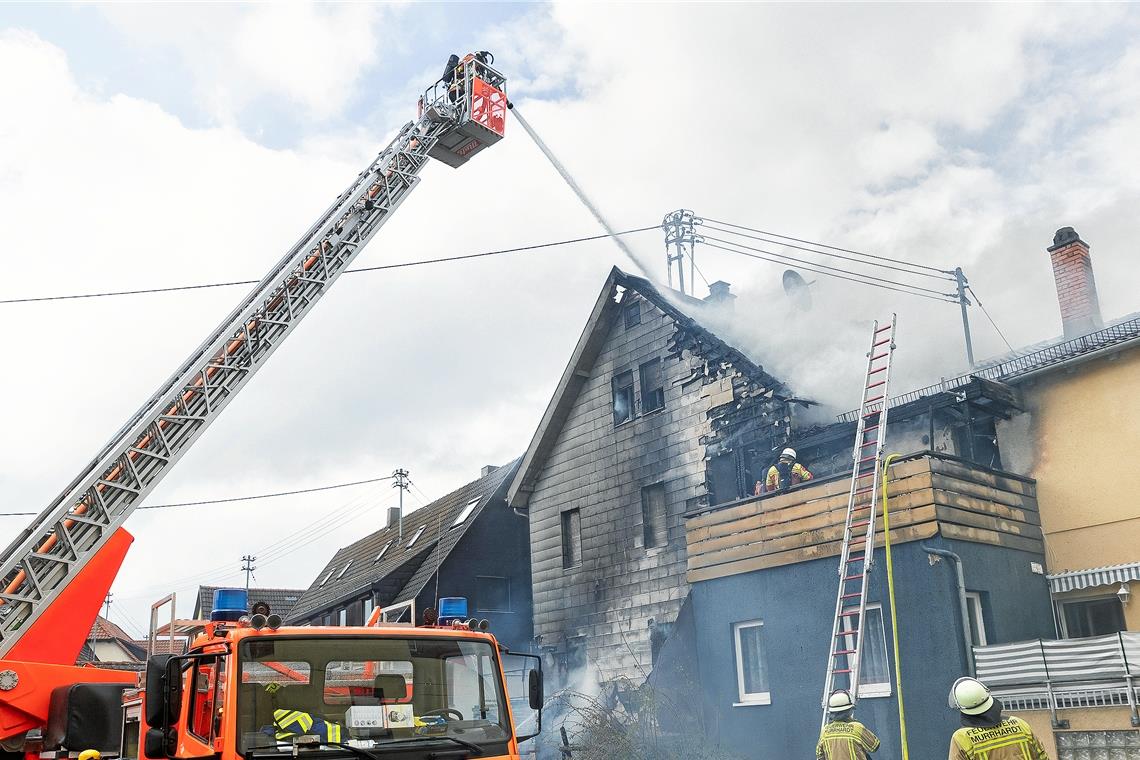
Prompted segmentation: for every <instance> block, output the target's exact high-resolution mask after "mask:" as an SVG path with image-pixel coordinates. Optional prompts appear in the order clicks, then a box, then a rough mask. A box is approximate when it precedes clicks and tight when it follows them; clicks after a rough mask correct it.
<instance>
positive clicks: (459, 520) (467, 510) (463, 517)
mask: <svg viewBox="0 0 1140 760" xmlns="http://www.w3.org/2000/svg"><path fill="white" fill-rule="evenodd" d="M478 504H479V499H472V500H471V501H469V502H468V503H467V506H466V507H464V508H463V511H462V512H460V513H459V516H458V517H456V518H455V522H453V523H452V524H451V527H452V528H455V527H458V526H460V525H462V524H463V523H464V522H466V521H467V518H468V517H470V516H471V513H472V512H474V511H475V507H476V506H478Z"/></svg>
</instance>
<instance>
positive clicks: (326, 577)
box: [320, 568, 336, 586]
mask: <svg viewBox="0 0 1140 760" xmlns="http://www.w3.org/2000/svg"><path fill="white" fill-rule="evenodd" d="M335 572H336V568H333V569H332V570H329V574H328V575H326V576H325V579H324V580H323V581H321V583H320V585H322V586H323V585H325V584H326V583H328V582H329V578H331V577H333V573H335Z"/></svg>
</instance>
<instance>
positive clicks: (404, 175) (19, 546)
mask: <svg viewBox="0 0 1140 760" xmlns="http://www.w3.org/2000/svg"><path fill="white" fill-rule="evenodd" d="M431 92H432V91H430V90H429V94H431ZM454 100H455V98H454V96H451V97H449V96H448V94H447V93H446V92H444V93H443V94H441V95H439V96H438V97H437V99H436V100H429V102H428V103H427V104H426V105H427V107H425V108H423V109H422V112H421V115H420V116H419V117H418V118H417V120H416V121H414V122H409V123H408V124H406V125H405V126H404V127H403V129H401V130H400V132H399V134H398V135H397V136H396V138H395V139H394V140H393V141H392V142H391V143H390V144H389V145H388V147H387V148H385V149H384V150H383V151H382V152H381V153H380V154H379V156H377V158H376V159H375V160H374V161H373V162H372V164H371V165H370V166H369V167H368V168H367V169H366V170H365V171H363V172H361V173H360V174H359V175H358V176H357V178H356V179H355V181H353V183H352V184H351V185H350V186H349V187H348V189H347V190H345V191H344V192H343V193H341V194H340V196H339V197H338V198H337V199H336V201H335V202H334V203H333V204H332V205H331V206H329V208H328V210H326V211H325V213H324V214H322V215H321V217H320V219H319V220H318V221H317V222H316V223H315V224H314V225H313V226H312V227H310V228H309V230H308V231H307V232H306V233H305V234H304V236H303V237H302V238H301V239H300V240H299V241H298V242H297V244H296V245H294V246H293V248H292V249H291V250H290V251H289V252H288V253H287V254H286V255H285V256H284V257H283V258H282V259H281V260H280V261H279V262H278V263H277V264H276V265H275V266H274V267H273V269H272V270H271V272H270V273H269V274H268V275H266V276H265V278H264V279H262V280H261V282H260V283H259V284H258V285H257V286H255V287H254V288H253V290H252V291H251V292H250V293H249V294H248V295H247V296H246V297H245V299H244V300H243V301H242V302H241V304H240V305H239V306H238V307H237V308H236V309H234V311H233V312H232V313H231V314H230V315H229V316H228V317H226V319H225V320H224V321H223V322H222V323H221V324H220V325H219V326H218V327H217V329H215V330H214V332H213V333H212V334H211V335H210V337H209V338H207V339H206V340H205V341H204V342H203V343H202V345H201V346H199V347H198V349H196V350H195V351H194V352H193V353H192V354H191V355H190V358H189V359H187V361H186V362H185V363H184V364H183V365H182V367H181V368H180V369H179V370H178V371H177V372H176V373H175V374H174V375H172V376H171V377H170V378H169V379H168V380H167V381H166V382H165V383H163V384H162V385H161V386H160V387H159V390H158V391H157V392H156V393H155V394H154V395H153V396H152V397H151V398H150V400H148V401H147V402H146V403H145V404H144V405H143V406H142V408H141V409H139V411H138V412H136V413H135V415H134V416H133V417H132V418H131V419H130V421H129V422H127V424H126V425H124V426H123V427H122V428H121V429H120V430H119V432H118V433H116V434H115V435H114V436H113V437H112V438H111V440H110V442H109V443H108V444H107V445H106V446H105V447H104V448H103V450H102V451H101V452H100V453H99V455H98V456H97V457H96V458H95V459H94V460H93V461H92V462H91V463H90V464H89V465H88V466H87V468H86V469H85V470H84V471H83V472H82V473H81V474H80V475H79V476H78V477H77V478H76V479H75V480H74V481H72V483H71V484H70V485H69V486H68V487H67V488H66V489H65V490H64V491H63V492H62V493H61V494H60V495H59V496H58V497H57V498H56V499H55V501H54V502H52V504H51V505H50V506H49V507H48V508H47V509H45V510H44V511H43V512H41V513H40V514H39V515H38V516H37V517H36V518H35V519H34V520H33V522H32V523H31V525H29V526H28V527H27V528H26V529H24V530H23V531H22V532H21V533H20V534H19V535H17V536H16V538H15V539H14V540H13V541H12V543H11V544H10V545H9V546H8V547H7V549H6V550H5V551H4V554H3V555H2V556H0V657H3V656H4V655H5V654H6V653H7V652H8V650H9V649H11V647H12V646H13V644H14V643H15V642H16V641H17V640H18V639H19V637H20V633H21V631H22V630H25V629H26V628H27V627H28V625H29V624H30V623H32V622H33V621H35V620H36V618H38V617H39V616H40V615H41V614H42V613H43V611H44V610H45V609H46V608H47V607H48V606H49V605H50V604H51V603H52V601H53V600H54V599H55V598H56V597H57V596H58V595H59V594H60V592H61V591H62V590H63V589H64V587H66V585H67V583H68V582H69V579H70V578H72V577H74V576H75V574H76V573H78V572H79V570H80V569H82V567H83V566H84V565H85V564H86V563H87V562H88V561H89V560H90V559H91V558H92V557H93V556H94V555H95V554H97V553H98V551H99V550H100V548H102V546H103V545H104V543H105V542H106V541H107V540H108V539H109V538H110V536H111V534H112V533H114V532H115V529H116V528H118V527H119V526H120V525H122V524H123V522H124V521H125V520H126V519H127V517H128V516H129V515H130V514H131V512H132V511H134V509H135V507H137V506H138V505H139V504H140V503H141V502H142V500H143V499H144V498H145V497H146V496H147V494H149V493H150V491H151V490H152V489H153V488H154V487H155V485H157V484H158V482H159V481H160V480H161V479H162V477H163V476H164V475H165V474H166V473H167V472H168V471H169V470H170V468H171V466H172V465H173V464H175V463H176V462H177V461H178V459H179V458H180V457H181V456H182V455H183V454H184V453H185V452H186V450H187V449H188V448H189V447H190V446H191V445H192V444H193V443H194V441H195V440H196V439H197V438H198V436H200V435H201V434H202V432H203V431H204V430H205V429H206V427H207V426H208V425H209V424H210V423H211V422H212V421H213V420H214V419H215V418H216V417H217V416H218V414H219V413H220V412H221V411H222V409H223V408H224V407H225V406H226V404H228V403H229V401H230V400H231V399H232V398H233V397H234V395H235V394H236V393H237V392H238V391H239V390H240V389H241V388H242V387H243V386H244V385H245V383H246V382H247V381H248V380H249V378H250V377H251V376H252V375H253V373H254V372H256V371H257V370H258V369H259V368H260V367H261V366H262V365H263V364H264V362H265V360H266V359H267V358H268V357H269V355H270V354H272V353H273V351H274V350H275V349H276V348H277V347H278V346H279V345H280V344H281V342H282V341H283V340H284V339H285V338H286V337H287V336H288V335H289V333H291V332H292V331H293V329H294V328H295V327H296V326H297V324H298V323H299V322H300V321H301V319H302V318H304V317H305V315H306V314H308V313H309V311H310V310H311V309H312V307H313V306H314V305H315V304H316V303H317V301H318V300H319V299H320V297H321V296H322V295H324V294H325V292H326V291H327V290H328V288H329V286H330V285H332V283H333V282H334V281H335V280H336V279H337V278H338V277H339V276H340V275H341V274H342V273H344V271H345V269H346V268H347V267H348V266H349V264H350V263H351V262H352V260H353V259H354V258H355V257H356V255H357V254H358V253H359V252H360V250H361V249H362V248H363V247H364V246H365V244H367V243H368V241H369V240H370V239H371V238H372V236H373V235H375V234H376V232H377V231H378V230H379V229H380V227H381V226H383V225H384V223H385V222H387V221H388V219H390V218H391V216H392V214H393V213H394V212H395V211H396V209H397V208H398V207H399V205H400V204H401V203H403V201H404V200H405V199H406V198H407V197H408V195H409V194H410V193H411V191H412V190H413V189H414V188H415V186H416V185H417V184H418V183H419V180H420V177H419V173H420V171H421V170H422V169H423V167H424V165H425V164H426V163H427V161H428V154H429V152H430V151H431V150H432V148H433V147H434V146H435V145H436V143H437V142H438V141H439V140H440V138H441V137H445V136H448V135H449V134H454V133H455V131H456V130H457V128H459V127H462V126H463V123H464V119H465V118H466V117H467V116H468V114H467V112H466V111H467V109H466V107H465V105H466V104H465V103H464V101H463V100H460V102H459V103H455V102H454Z"/></svg>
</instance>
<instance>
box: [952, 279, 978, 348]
mask: <svg viewBox="0 0 1140 760" xmlns="http://www.w3.org/2000/svg"><path fill="white" fill-rule="evenodd" d="M954 279H955V280H956V281H957V283H958V306H960V307H961V308H962V332H963V333H965V335H966V360H967V361H968V362H970V369H973V368H974V341H973V340H972V339H971V338H970V317H969V315H968V314H967V313H966V307H967V306H971V305H972V304H971V303H970V300H969V299H968V298H966V287H967V286H968V285H969V284H970V283H969V282H967V281H966V275H965V273H964V272H963V271H962V267H955V268H954Z"/></svg>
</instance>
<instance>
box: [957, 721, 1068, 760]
mask: <svg viewBox="0 0 1140 760" xmlns="http://www.w3.org/2000/svg"><path fill="white" fill-rule="evenodd" d="M950 760H1049V756H1048V755H1047V754H1045V748H1044V747H1043V746H1041V741H1040V740H1039V739H1038V738H1037V737H1036V736H1034V735H1033V730H1032V729H1030V728H1029V724H1028V723H1026V722H1025V721H1023V720H1022V719H1021V718H1014V717H1012V716H1011V717H1008V718H1004V719H1003V720H1002V721H1001V723H998V724H997V725H996V726H974V727H969V728H959V729H958V730H957V731H955V732H954V736H953V737H952V738H951V739H950Z"/></svg>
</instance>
